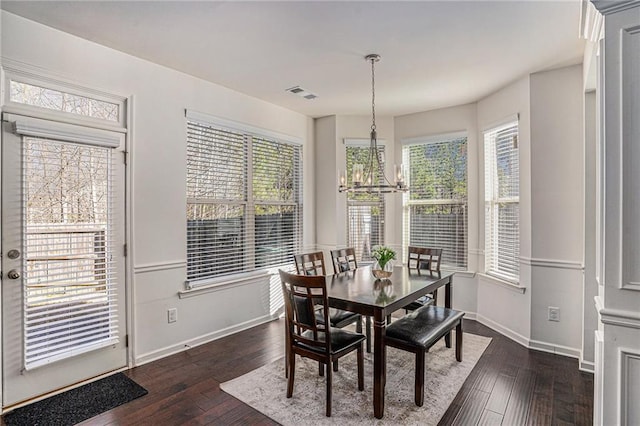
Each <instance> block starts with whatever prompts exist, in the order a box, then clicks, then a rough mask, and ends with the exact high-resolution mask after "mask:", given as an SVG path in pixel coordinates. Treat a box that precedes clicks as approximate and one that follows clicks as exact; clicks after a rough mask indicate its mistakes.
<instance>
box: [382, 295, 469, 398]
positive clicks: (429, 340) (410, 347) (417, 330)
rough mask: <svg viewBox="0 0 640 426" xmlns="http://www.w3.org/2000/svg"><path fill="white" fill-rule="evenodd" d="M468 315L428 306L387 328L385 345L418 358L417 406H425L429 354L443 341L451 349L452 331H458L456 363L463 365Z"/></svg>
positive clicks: (440, 307)
mask: <svg viewBox="0 0 640 426" xmlns="http://www.w3.org/2000/svg"><path fill="white" fill-rule="evenodd" d="M463 317H464V312H461V311H456V310H454V309H448V308H444V307H442V306H432V305H429V306H424V307H422V308H420V309H417V310H415V311H413V312H412V313H410V314H407V315H405V316H404V317H402V318H400V319H399V320H396V321H395V322H393V323H392V324H391V325H389V326H388V327H387V330H386V336H385V345H387V346H391V347H394V348H398V349H402V350H405V351H408V352H413V353H415V354H416V376H415V402H416V405H417V406H419V407H422V405H423V404H424V374H425V369H424V359H425V353H426V352H427V351H428V350H429V348H430V347H431V346H433V345H434V344H435V343H436V342H437V341H438V340H440V339H441V338H442V337H445V343H446V346H447V347H448V348H450V347H451V330H453V329H454V328H455V329H456V360H457V361H458V362H461V361H462V318H463Z"/></svg>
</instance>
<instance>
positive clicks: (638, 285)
mask: <svg viewBox="0 0 640 426" xmlns="http://www.w3.org/2000/svg"><path fill="white" fill-rule="evenodd" d="M620 288H621V289H624V290H632V291H640V282H634V281H627V282H626V283H625V282H623V283H622V285H621V286H620Z"/></svg>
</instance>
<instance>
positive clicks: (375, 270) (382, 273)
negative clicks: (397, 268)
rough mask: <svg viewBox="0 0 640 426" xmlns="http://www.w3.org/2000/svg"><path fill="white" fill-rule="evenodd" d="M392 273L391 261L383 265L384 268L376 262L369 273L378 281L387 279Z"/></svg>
mask: <svg viewBox="0 0 640 426" xmlns="http://www.w3.org/2000/svg"><path fill="white" fill-rule="evenodd" d="M392 272H393V262H392V261H389V262H387V263H385V264H384V266H380V263H378V261H376V262H375V263H374V264H373V266H372V267H371V273H372V274H373V276H374V277H376V278H378V279H385V278H389V277H390V276H391V273H392Z"/></svg>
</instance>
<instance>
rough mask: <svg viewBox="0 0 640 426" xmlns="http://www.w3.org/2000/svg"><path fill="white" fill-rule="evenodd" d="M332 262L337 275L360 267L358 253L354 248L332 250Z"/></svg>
mask: <svg viewBox="0 0 640 426" xmlns="http://www.w3.org/2000/svg"><path fill="white" fill-rule="evenodd" d="M331 260H332V261H333V272H335V273H336V274H337V273H340V272H345V271H351V270H352V269H356V268H357V267H358V261H357V260H356V251H355V249H354V248H353V247H348V248H342V249H336V250H331Z"/></svg>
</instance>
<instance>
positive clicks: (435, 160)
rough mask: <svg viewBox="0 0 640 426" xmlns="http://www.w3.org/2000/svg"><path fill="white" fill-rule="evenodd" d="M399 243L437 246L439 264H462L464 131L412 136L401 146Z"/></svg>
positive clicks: (464, 242) (464, 240)
mask: <svg viewBox="0 0 640 426" xmlns="http://www.w3.org/2000/svg"><path fill="white" fill-rule="evenodd" d="M402 151H403V152H402V154H403V163H404V164H405V168H407V169H408V170H407V171H406V174H407V177H408V185H409V192H408V193H407V194H405V195H404V246H405V247H407V246H409V245H412V246H419V247H430V248H441V249H442V266H443V267H448V268H459V269H466V267H467V137H466V136H463V135H452V136H443V137H437V138H429V139H428V140H417V141H415V143H411V144H409V145H406V146H404V147H403V148H402Z"/></svg>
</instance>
